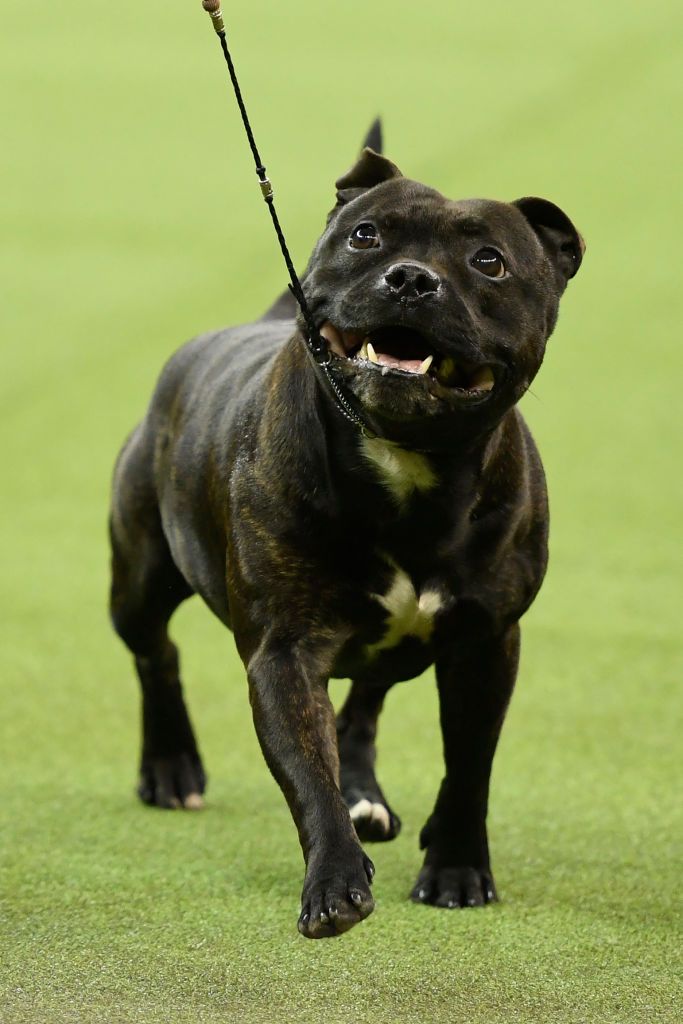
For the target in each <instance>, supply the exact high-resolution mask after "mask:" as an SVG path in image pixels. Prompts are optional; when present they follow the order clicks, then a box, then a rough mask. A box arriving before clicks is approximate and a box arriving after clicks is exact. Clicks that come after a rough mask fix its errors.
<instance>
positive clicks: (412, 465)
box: [361, 437, 437, 505]
mask: <svg viewBox="0 0 683 1024" xmlns="http://www.w3.org/2000/svg"><path fill="white" fill-rule="evenodd" d="M361 451H362V452H363V455H364V456H365V458H366V459H367V460H368V461H369V462H371V463H372V464H373V466H374V467H375V469H376V470H377V472H378V474H379V476H380V478H381V480H382V483H383V484H385V485H386V486H387V487H388V488H389V490H390V491H391V494H392V496H393V498H394V499H395V500H396V502H397V503H398V504H399V505H403V504H404V503H405V502H406V501H407V500H408V498H409V497H410V495H411V494H412V493H413V491H428V490H430V489H431V488H432V487H434V485H435V484H436V482H437V479H436V474H435V473H434V470H433V469H432V466H431V464H430V462H429V460H428V458H427V456H426V455H422V454H421V453H420V452H411V451H408V450H407V449H405V448H400V447H399V446H398V445H397V444H393V443H392V442H391V441H384V440H382V438H380V437H364V438H363V439H362V441H361Z"/></svg>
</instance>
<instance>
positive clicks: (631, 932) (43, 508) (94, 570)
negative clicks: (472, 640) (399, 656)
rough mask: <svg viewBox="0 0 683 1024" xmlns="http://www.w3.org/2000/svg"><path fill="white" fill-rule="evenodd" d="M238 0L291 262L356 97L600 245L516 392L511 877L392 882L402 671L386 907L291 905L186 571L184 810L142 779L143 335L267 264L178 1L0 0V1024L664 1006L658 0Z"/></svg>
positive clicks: (190, 6)
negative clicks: (427, 899)
mask: <svg viewBox="0 0 683 1024" xmlns="http://www.w3.org/2000/svg"><path fill="white" fill-rule="evenodd" d="M227 6H228V8H230V19H229V20H230V23H231V26H232V28H233V34H234V44H235V51H236V56H237V58H238V63H239V67H240V70H241V73H242V77H243V85H244V88H245V92H246V94H247V96H248V99H249V102H250V107H251V111H252V116H253V121H254V126H255V128H256V129H257V132H258V137H259V141H260V143H261V145H262V148H263V150H264V154H265V156H266V158H267V162H268V164H269V169H270V171H271V174H272V177H273V178H274V180H275V183H276V186H277V195H278V199H279V203H280V211H281V215H282V219H283V222H284V224H285V226H286V228H287V229H288V232H289V238H290V242H291V246H292V249H293V252H294V253H296V255H297V258H298V262H299V264H302V263H303V261H304V259H305V257H306V255H307V251H308V250H309V249H310V246H311V245H312V243H313V240H314V238H315V237H316V233H317V232H318V230H319V228H320V226H321V224H322V222H323V216H324V213H325V211H326V209H327V208H328V206H329V204H330V199H331V186H332V181H333V180H334V178H335V177H336V176H337V175H338V174H339V173H341V172H342V171H343V170H345V169H346V167H347V166H348V164H349V163H350V161H351V159H352V157H353V155H354V153H355V150H356V148H357V145H358V142H359V140H360V137H361V135H362V132H363V131H364V129H365V128H366V126H367V124H368V123H369V121H370V120H371V118H372V117H373V116H374V115H375V114H376V113H377V112H380V111H381V112H382V113H383V114H384V115H385V119H386V135H387V143H388V151H389V153H390V155H391V156H392V158H393V159H395V160H396V161H397V162H398V164H399V165H400V166H402V167H403V169H404V170H405V171H406V172H407V173H409V174H411V175H412V176H414V177H418V178H420V179H423V180H426V181H428V182H430V183H431V184H433V185H435V186H437V187H439V188H441V189H443V190H444V191H446V192H448V193H449V194H452V195H456V196H466V195H473V194H484V195H490V196H494V197H497V198H515V197H517V196H519V195H526V194H534V193H536V194H540V195H544V196H547V197H548V198H551V199H553V200H555V201H556V202H558V203H559V204H560V205H562V206H563V207H564V208H565V209H566V210H567V211H568V212H569V214H570V216H572V217H573V218H574V219H575V220H576V222H577V224H578V225H579V227H580V229H581V230H582V231H583V232H584V234H585V236H586V239H587V242H588V254H587V257H586V261H585V264H584V268H583V269H582V271H581V273H580V275H579V277H578V278H577V279H576V281H574V282H573V283H572V284H571V286H570V288H569V293H568V295H567V297H566V300H565V308H564V310H563V313H562V316H561V322H560V327H559V328H558V330H557V332H556V335H555V337H554V338H553V340H552V342H551V344H550V349H549V354H548V359H547V364H546V366H545V367H544V369H543V371H542V373H541V376H540V378H539V379H538V381H537V383H536V385H535V387H534V395H533V396H530V397H529V398H528V399H527V400H526V402H525V411H526V414H527V415H528V418H529V420H530V422H531V424H532V426H533V429H534V431H535V434H536V436H537V439H538V441H539V444H540V447H541V450H542V453H543V455H544V459H545V463H546V466H547V470H548V477H549V483H550V489H551V502H552V512H553V530H552V552H551V555H552V561H551V570H550V574H549V577H548V580H547V583H546V586H545V588H544V590H543V591H542V594H541V596H540V598H539V600H538V602H537V604H536V606H535V607H534V608H533V610H532V612H531V613H530V614H529V616H528V617H527V620H526V623H525V628H524V651H523V660H522V670H521V677H520V683H519V687H518V691H517V694H516V696H515V699H514V701H513V705H512V709H511V712H510V715H509V719H508V723H507V726H506V729H505V730H504V734H503V739H502V742H501V747H500V751H499V755H498V757H497V761H496V766H495V771H494V783H493V795H492V806H491V835H492V849H493V857H494V866H495V869H496V874H497V879H498V883H499V887H500V890H501V893H502V895H503V902H502V903H501V904H500V905H499V906H496V907H494V908H489V909H486V910H484V911H460V912H450V913H448V912H443V911H436V910H433V909H430V908H424V907H414V906H412V905H411V904H410V903H408V902H407V900H406V895H407V892H408V889H409V886H410V883H411V881H412V878H413V876H414V874H415V872H416V870H417V868H418V865H419V861H420V855H419V853H418V850H417V834H418V830H419V828H420V826H421V824H422V822H423V820H424V817H425V815H426V812H427V810H428V809H429V807H430V803H431V801H432V800H433V797H434V793H435V789H436V786H437V783H438V779H439V776H440V765H439V757H438V753H437V752H438V748H439V740H438V732H437V725H436V708H435V701H434V695H433V685H432V682H431V678H430V677H426V678H424V679H421V680H420V681H417V682H415V683H413V684H410V685H405V686H403V687H401V688H399V689H397V690H396V691H395V692H394V694H392V696H391V698H390V700H389V702H388V707H387V710H386V713H385V717H384V719H383V726H382V735H381V747H380V759H381V760H380V770H381V777H382V779H383V781H384V783H385V785H386V788H387V791H388V793H389V795H390V798H391V800H392V802H393V803H394V805H395V806H396V807H397V809H398V810H399V812H400V813H401V815H402V817H403V821H404V831H403V833H402V835H401V836H400V838H399V839H398V840H397V841H396V842H395V843H391V844H387V845H386V846H381V847H374V848H373V849H372V851H371V852H372V855H373V857H374V858H375V860H376V864H377V869H378V870H377V878H376V884H375V893H376V898H377V909H376V912H375V914H374V915H373V916H372V917H371V918H370V919H369V920H368V921H367V922H366V923H365V924H364V925H363V926H362V927H359V928H357V929H355V930H353V931H352V932H351V933H349V934H348V935H346V936H344V937H343V938H342V939H340V940H338V941H334V942H320V943H312V942H306V941H305V940H303V939H302V938H300V937H299V936H298V934H297V932H296V929H295V923H296V915H297V902H298V896H299V890H300V883H301V874H302V872H301V864H300V855H299V851H298V847H297V843H296V839H295V834H294V829H293V827H292V825H291V823H290V821H289V817H288V814H287V811H286V808H285V805H284V801H283V800H282V797H281V796H280V793H279V791H278V790H277V787H276V786H275V784H274V783H273V781H272V780H271V778H270V776H269V775H268V773H267V770H266V768H265V766H264V764H263V761H262V758H261V756H260V753H259V751H258V748H257V744H256V741H255V738H254V736H253V730H252V727H251V723H250V718H249V708H248V701H247V694H246V686H245V682H244V677H243V671H242V668H241V666H240V663H239V661H238V659H237V657H236V655H235V652H234V648H233V644H232V640H231V638H230V637H229V636H228V635H226V634H225V633H224V631H223V630H222V628H221V627H220V626H219V625H218V624H217V623H216V622H215V621H213V620H212V618H211V616H210V614H209V613H208V611H206V610H205V609H204V608H203V607H201V606H200V604H199V603H193V602H190V603H189V604H188V605H186V606H185V607H184V608H183V609H182V610H181V612H180V613H179V614H178V616H177V620H176V623H175V635H176V637H177V639H178V640H179V641H180V643H181V646H182V649H183V653H184V665H185V677H186V682H187V691H188V694H189V700H190V704H191V708H192V710H193V714H194V718H195V722H196V726H197V730H198V734H199V737H200V742H201V745H202V748H203V751H204V754H205V759H206V762H207V765H208V768H209V772H210V775H211V785H210V789H209V800H208V807H207V809H206V811H205V812H204V813H202V814H200V815H191V814H182V813H178V814H170V813H160V812H157V813H155V812H153V811H149V810H146V809H144V808H142V807H141V806H138V804H137V803H136V801H135V799H134V797H133V781H134V768H135V761H136V756H137V742H138V738H137V724H138V723H137V695H136V691H135V684H134V681H133V675H132V671H131V667H130V665H129V660H128V657H127V655H126V653H125V651H124V649H123V647H122V646H121V645H120V644H119V642H118V641H117V640H116V639H115V638H114V637H113V635H112V633H111V632H110V629H109V625H108V621H107V615H106V609H105V594H106V587H107V582H106V577H107V551H106V544H105V526H104V524H105V517H106V506H107V492H108V481H109V474H110V468H111V464H112V461H113V459H114V455H115V452H116V450H117V447H118V446H119V444H120V442H121V440H122V439H123V437H124V435H125V434H126V432H127V431H128V430H129V428H130V427H131V426H132V424H133V423H134V422H135V420H136V418H137V417H139V416H140V414H141V412H142V411H143V409H144V405H145V403H146V401H147V398H148V395H149V392H150V389H151V387H152V385H153V382H154V379H155V375H156V373H157V372H158V369H159V367H160V366H161V364H162V362H163V360H164V359H165V358H166V356H167V355H168V354H169V353H170V352H171V351H172V350H173V349H174V348H175V347H176V346H177V345H178V344H179V343H180V342H181V341H183V340H184V339H185V338H186V337H189V336H190V335H192V334H194V333H197V332H198V331H200V330H203V329H207V328H209V327H212V326H216V325H219V324H222V323H229V322H236V321H239V320H245V319H249V318H250V317H252V316H253V315H256V314H258V313H259V312H260V311H261V310H262V309H263V308H264V307H265V306H266V305H267V304H268V302H269V301H270V299H271V297H272V296H274V295H275V294H276V293H277V292H278V290H279V289H281V288H282V286H283V284H284V275H283V271H282V267H281V265H280V262H279V260H278V255H277V252H276V249H275V245H274V241H273V238H272V237H271V233H270V229H269V224H268V219H267V216H266V213H265V211H264V210H263V208H262V206H261V204H260V199H259V196H258V192H257V189H256V187H255V185H254V184H253V181H252V177H253V172H252V169H251V167H250V163H249V154H248V151H247V149H246V145H245V142H244V140H243V138H242V135H241V128H240V125H239V123H238V119H237V115H236V113H235V108H234V103H233V101H232V97H231V96H230V95H229V94H228V91H227V87H226V83H225V79H224V72H223V68H222V66H221V59H220V54H219V52H217V43H216V41H215V39H214V38H213V36H212V34H211V31H210V27H209V24H208V19H206V17H205V16H204V15H203V14H202V13H201V10H200V5H199V0H196V3H195V2H194V0H193V2H187V3H183V4H179V3H175V4H170V3H168V4H163V5H162V4H159V3H157V4H141V3H139V2H138V3H133V0H119V2H118V3H112V4H109V5H95V4H93V3H92V2H88V3H86V2H85V0H70V2H68V3H62V4H56V3H55V4H51V5H43V6H40V5H39V6H38V7H35V5H34V6H33V7H31V6H30V5H29V6H27V5H26V4H23V5H20V4H14V5H5V8H4V9H3V14H2V25H1V29H0V48H1V51H2V52H1V53H0V114H1V120H0V123H2V125H3V132H2V136H3V137H2V144H1V147H2V148H1V152H0V211H1V223H2V229H1V237H0V246H2V250H1V251H2V256H1V263H2V265H1V266H0V274H1V279H2V281H3V286H2V287H3V296H2V300H1V307H0V308H1V310H2V312H1V314H0V315H1V317H2V361H1V363H0V366H1V371H0V393H1V401H2V420H1V422H2V425H3V437H2V462H1V468H0V477H1V481H2V482H1V485H0V491H1V493H2V501H1V503H0V538H1V544H2V551H1V552H0V554H1V563H0V564H1V566H2V568H1V572H2V593H1V596H0V602H1V606H0V623H1V631H2V648H1V650H0V659H1V662H0V686H1V687H2V735H1V737H0V753H1V760H0V763H1V764H2V769H3V797H2V800H1V801H0V816H1V822H0V827H1V829H2V831H1V844H2V849H1V851H0V855H1V864H2V869H1V872H0V899H1V903H0V981H1V985H0V988H2V992H1V994H0V1021H2V1024H19V1022H31V1024H38V1022H46V1024H47V1022H49V1024H52V1022H55V1024H61V1022H83V1024H86V1022H87V1024H118V1022H125V1024H128V1022H130V1024H146V1022H164V1024H186V1022H187V1024H194V1022H211V1024H213V1022H218V1021H221V1022H224V1021H233V1020H235V1021H240V1022H244V1024H250V1022H270V1021H276V1020H277V1021H284V1022H299V1021H301V1022H304V1021H306V1022H308V1021H323V1020H325V1021H332V1022H334V1024H346V1022H349V1024H351V1022H353V1024H356V1022H368V1024H394V1022H402V1021H410V1022H416V1024H417V1022H420V1024H421V1022H425V1024H429V1022H437V1021H438V1022H452V1021H453V1022H461V1021H462V1022H463V1024H479V1022H481V1024H515V1022H525V1024H527V1022H528V1024H546V1022H553V1024H555V1022H556V1024H574V1022H576V1024H579V1022H581V1024H583V1022H595V1021H599V1022H610V1024H617V1022H618V1024H621V1022H632V1021H643V1022H650V1021H671V1022H673V1021H678V1020H680V1014H681V1010H680V1003H679V1006H678V1009H677V1008H676V999H677V997H678V998H679V999H680V995H681V993H680V989H679V988H678V987H677V985H678V980H677V979H678V971H679V968H680V961H679V955H678V954H679V950H680V931H678V930H677V927H678V922H679V920H680V917H679V913H680V904H679V903H678V905H677V901H678V900H679V886H680V854H681V804H680V793H677V789H676V786H675V783H674V779H675V777H676V774H677V770H678V768H679V759H680V735H681V700H680V695H679V690H678V687H679V684H680V678H681V670H682V668H683V664H682V661H683V658H682V655H681V604H682V599H683V593H682V579H683V565H682V556H681V553H682V550H683V543H682V540H683V536H682V530H681V510H682V508H683V485H682V479H683V477H682V475H681V472H680V466H681V453H680V430H681V420H682V417H681V401H680V386H681V374H682V370H683V355H682V350H681V340H680V320H681V315H682V314H683V296H682V290H681V284H680V275H681V269H680V268H681V253H680V241H679V238H680V223H681V213H682V212H683V211H682V209H681V201H680V195H681V188H680V164H681V156H682V155H683V148H682V146H681V141H680V124H679V118H680V109H681V98H682V97H681V89H680V85H681V75H680V67H681V60H682V59H683V52H682V51H683V45H682V43H681V39H682V38H683V18H682V16H681V6H680V4H679V3H675V2H673V0H672V2H668V3H667V2H665V0H651V2H650V3H648V4H636V3H620V4H616V3H614V2H605V3H600V4H598V3H595V2H590V3H589V2H587V0H578V2H575V3H573V4H571V5H569V4H562V5H551V4H547V3H541V2H540V0H536V2H532V0H525V2H520V3H510V2H502V0H490V2H488V3H485V4H476V5H475V4H458V5H456V4H452V3H447V2H445V0H420V2H416V0H411V2H410V3H409V2H407V0H394V2H392V3H388V2H386V3H384V2H380V3H377V2H375V3H365V4H360V3H349V4H346V5H345V6H337V5H332V4H313V3H306V2H292V3H287V4H285V3H282V2H278V3H276V2H274V0H264V2H262V3H259V4H257V5H247V4H242V5H234V7H235V9H234V11H233V10H232V8H233V5H231V4H230V5H227ZM7 8H9V9H7ZM342 693H343V686H342V685H341V684H335V686H334V694H335V699H337V698H338V697H339V696H340V695H341V694H342Z"/></svg>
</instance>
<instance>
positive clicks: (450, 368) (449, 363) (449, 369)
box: [436, 356, 456, 384]
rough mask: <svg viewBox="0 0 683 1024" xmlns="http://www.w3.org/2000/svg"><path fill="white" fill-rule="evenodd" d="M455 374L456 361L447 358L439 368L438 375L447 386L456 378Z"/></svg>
mask: <svg viewBox="0 0 683 1024" xmlns="http://www.w3.org/2000/svg"><path fill="white" fill-rule="evenodd" d="M455 372H456V366H455V362H454V360H453V359H451V357H450V356H446V358H445V359H442V360H441V365H440V366H439V369H438V370H437V373H436V375H437V377H438V378H439V380H440V381H441V382H442V383H443V384H447V383H448V382H449V380H450V379H451V377H453V376H454V374H455Z"/></svg>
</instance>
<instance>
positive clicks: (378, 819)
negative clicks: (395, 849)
mask: <svg viewBox="0 0 683 1024" xmlns="http://www.w3.org/2000/svg"><path fill="white" fill-rule="evenodd" d="M349 814H350V815H351V821H352V822H353V825H354V828H355V829H356V834H357V836H358V838H359V839H360V840H361V841H362V842H366V843H367V842H375V843H381V842H386V841H387V840H389V839H395V838H396V836H397V835H398V834H399V832H400V831H401V819H400V818H399V817H397V815H395V814H394V812H393V811H392V810H391V808H390V807H387V805H386V804H385V803H380V802H379V801H377V800H374V801H373V800H370V799H368V798H367V797H362V798H361V799H360V800H356V801H355V803H353V804H350V806H349Z"/></svg>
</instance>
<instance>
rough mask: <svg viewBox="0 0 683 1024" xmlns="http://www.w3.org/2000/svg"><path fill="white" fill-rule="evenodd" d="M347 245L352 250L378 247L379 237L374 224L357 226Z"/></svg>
mask: <svg viewBox="0 0 683 1024" xmlns="http://www.w3.org/2000/svg"><path fill="white" fill-rule="evenodd" d="M349 245H350V246H352V248H354V249H374V248H376V247H377V246H378V245H379V235H378V233H377V228H376V227H375V225H374V224H367V223H366V224H359V225H358V227H357V228H354V229H353V231H352V233H351V237H350V238H349Z"/></svg>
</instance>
